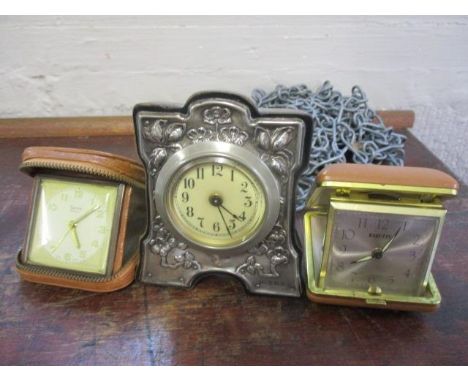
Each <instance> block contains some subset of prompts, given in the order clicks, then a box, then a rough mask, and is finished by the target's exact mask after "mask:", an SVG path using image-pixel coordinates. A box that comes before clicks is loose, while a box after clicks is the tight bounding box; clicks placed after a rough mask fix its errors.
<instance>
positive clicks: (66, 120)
mask: <svg viewBox="0 0 468 382" xmlns="http://www.w3.org/2000/svg"><path fill="white" fill-rule="evenodd" d="M378 114H379V115H380V116H381V117H382V118H383V120H384V123H385V125H386V126H390V127H393V128H394V129H397V130H400V129H404V128H410V127H412V126H413V124H414V112H413V111H411V110H387V111H379V112H378ZM127 135H133V122H132V118H131V117H126V116H114V117H61V118H10V119H0V138H40V137H93V136H94V137H96V136H127Z"/></svg>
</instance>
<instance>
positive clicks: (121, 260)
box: [16, 147, 146, 292]
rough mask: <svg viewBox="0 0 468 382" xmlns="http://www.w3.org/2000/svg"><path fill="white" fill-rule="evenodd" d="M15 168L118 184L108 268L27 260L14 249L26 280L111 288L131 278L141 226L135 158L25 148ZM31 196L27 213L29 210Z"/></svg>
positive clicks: (140, 180) (140, 179)
mask: <svg viewBox="0 0 468 382" xmlns="http://www.w3.org/2000/svg"><path fill="white" fill-rule="evenodd" d="M20 170H21V171H23V172H25V173H27V174H29V175H31V176H35V175H36V174H37V175H57V174H60V175H61V176H64V177H67V176H69V177H71V178H72V179H79V178H80V177H81V178H87V179H90V178H91V179H95V180H107V181H110V182H115V183H116V184H123V186H124V188H123V194H122V203H121V204H120V218H119V221H118V230H117V235H116V238H115V241H116V244H115V254H114V258H113V260H112V263H111V266H112V269H111V271H110V272H109V274H107V275H97V274H89V273H84V272H78V271H69V270H65V269H59V268H52V267H47V266H43V265H35V264H29V263H27V261H25V256H24V254H23V253H22V251H20V252H19V253H18V256H17V262H16V269H17V271H18V273H19V274H20V276H21V278H22V279H23V280H26V281H30V282H35V283H40V284H48V285H54V286H60V287H66V288H74V289H81V290H86V291H91V292H112V291H115V290H118V289H122V288H124V287H126V286H128V285H129V284H131V283H132V282H133V280H134V279H135V275H136V270H137V268H138V264H139V260H140V256H139V246H138V243H139V236H141V235H142V234H143V232H144V229H145V228H146V227H145V216H146V212H145V197H144V184H145V173H144V170H143V167H142V166H141V165H140V164H138V163H137V162H135V161H133V160H131V159H128V158H125V157H122V156H119V155H114V154H111V153H106V152H101V151H95V150H86V149H76V148H63V147H28V148H26V149H25V150H24V152H23V156H22V163H21V165H20ZM34 196H35V195H34V192H33V194H32V195H31V203H30V211H29V216H30V219H31V218H32V214H33V212H34V211H33V203H32V201H33V198H34Z"/></svg>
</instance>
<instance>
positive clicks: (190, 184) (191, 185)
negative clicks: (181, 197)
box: [184, 178, 195, 189]
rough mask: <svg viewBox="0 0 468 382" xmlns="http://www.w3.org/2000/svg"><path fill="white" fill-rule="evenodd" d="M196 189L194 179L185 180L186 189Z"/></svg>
mask: <svg viewBox="0 0 468 382" xmlns="http://www.w3.org/2000/svg"><path fill="white" fill-rule="evenodd" d="M194 187H195V179H193V178H184V188H190V189H192V188H194Z"/></svg>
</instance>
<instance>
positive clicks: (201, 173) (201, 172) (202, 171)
mask: <svg viewBox="0 0 468 382" xmlns="http://www.w3.org/2000/svg"><path fill="white" fill-rule="evenodd" d="M197 179H205V169H204V168H203V167H197Z"/></svg>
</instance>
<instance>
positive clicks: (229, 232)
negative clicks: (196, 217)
mask: <svg viewBox="0 0 468 382" xmlns="http://www.w3.org/2000/svg"><path fill="white" fill-rule="evenodd" d="M217 207H218V211H219V214H220V215H221V219H223V223H224V226H225V227H226V230H227V232H228V234H229V236H231V238H232V235H231V231H230V230H229V227H228V225H227V223H226V220H225V219H224V215H223V212H222V211H221V208H220V206H217Z"/></svg>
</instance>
